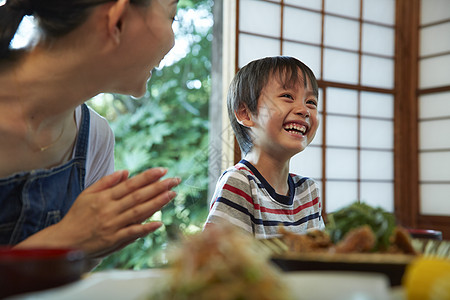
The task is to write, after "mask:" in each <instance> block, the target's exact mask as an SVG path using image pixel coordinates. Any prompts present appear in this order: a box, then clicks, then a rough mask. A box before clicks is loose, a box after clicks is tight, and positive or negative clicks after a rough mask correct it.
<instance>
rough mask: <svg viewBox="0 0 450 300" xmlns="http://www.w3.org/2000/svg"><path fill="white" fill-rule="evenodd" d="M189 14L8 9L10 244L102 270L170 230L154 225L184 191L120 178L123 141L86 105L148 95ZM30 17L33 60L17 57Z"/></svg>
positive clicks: (142, 2)
mask: <svg viewBox="0 0 450 300" xmlns="http://www.w3.org/2000/svg"><path fill="white" fill-rule="evenodd" d="M177 2H178V1H177V0H117V1H112V0H111V1H106V0H65V1H61V0H7V1H6V3H4V4H3V5H2V6H0V244H8V245H15V247H76V248H80V249H83V250H84V251H85V252H86V253H87V254H88V255H89V256H90V257H93V258H94V257H102V256H105V255H107V254H110V253H111V252H113V251H116V250H118V249H120V248H122V247H124V246H126V245H127V244H129V243H131V242H133V241H134V240H135V239H137V238H139V237H143V236H145V235H147V234H149V233H151V232H153V231H155V230H156V229H157V228H158V227H160V226H161V223H159V222H150V223H146V224H142V222H143V221H145V220H146V219H148V218H149V217H150V216H152V215H153V214H154V213H155V212H156V211H158V210H160V209H161V208H162V207H163V206H164V205H165V204H167V203H168V202H169V201H170V200H171V199H173V198H174V197H175V192H173V191H171V189H172V188H173V187H175V186H177V185H178V184H179V182H180V179H178V178H167V179H161V178H162V177H163V176H164V175H165V174H166V172H167V171H166V170H165V169H162V168H154V169H150V170H147V171H145V172H143V173H141V174H139V175H136V176H134V177H132V178H128V172H127V171H117V172H113V146H114V136H113V134H112V132H111V129H110V128H109V126H108V124H107V122H106V121H105V120H104V119H103V118H101V117H100V116H98V115H97V114H96V113H94V112H93V111H92V110H90V109H88V108H87V106H86V105H85V104H84V102H85V101H86V100H88V99H90V98H91V97H93V96H95V95H97V94H98V93H101V92H110V93H123V94H130V95H133V96H136V97H139V96H142V95H143V94H144V93H145V91H146V84H147V81H148V79H149V77H150V76H151V70H152V69H153V68H154V67H155V66H157V65H158V64H159V62H160V61H161V59H162V58H163V57H164V56H165V54H166V53H167V52H168V51H169V50H170V49H171V48H172V47H173V45H174V34H173V30H172V22H173V19H174V17H175V15H176V11H177ZM25 15H33V16H34V17H35V19H36V20H37V22H38V25H39V31H40V36H39V38H38V40H37V42H36V43H35V44H34V46H32V47H30V48H28V49H21V50H13V49H10V47H9V44H10V42H11V40H12V38H13V37H14V35H15V32H16V30H17V27H18V25H19V23H20V22H21V20H22V19H23V17H24V16H25ZM105 175H106V176H105ZM100 178H101V179H100Z"/></svg>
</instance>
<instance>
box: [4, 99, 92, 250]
mask: <svg viewBox="0 0 450 300" xmlns="http://www.w3.org/2000/svg"><path fill="white" fill-rule="evenodd" d="M89 119H90V118H89V109H88V108H87V106H86V104H83V105H82V116H81V125H80V130H79V132H78V138H77V141H76V146H75V147H76V148H75V157H74V158H73V159H72V160H70V161H68V162H67V163H65V164H63V165H61V166H58V167H55V168H52V169H40V170H33V171H27V172H20V173H17V174H14V175H12V176H10V177H7V178H1V179H0V245H15V244H17V243H19V242H21V241H23V240H24V239H26V238H27V237H29V236H30V235H33V234H34V233H36V232H38V231H40V230H42V229H44V228H46V227H48V226H50V225H53V224H55V223H57V222H59V221H60V220H61V218H62V217H63V216H64V215H65V214H66V213H67V212H68V211H69V209H70V207H71V206H72V204H73V202H74V201H75V199H76V198H77V197H78V195H79V194H80V193H81V191H83V189H84V177H85V173H86V168H85V165H86V154H87V149H88V142H89V123H90V122H89Z"/></svg>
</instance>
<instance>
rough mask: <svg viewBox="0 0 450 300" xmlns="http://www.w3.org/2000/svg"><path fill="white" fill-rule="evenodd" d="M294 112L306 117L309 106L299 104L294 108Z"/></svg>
mask: <svg viewBox="0 0 450 300" xmlns="http://www.w3.org/2000/svg"><path fill="white" fill-rule="evenodd" d="M295 114H296V115H299V116H303V117H304V118H307V117H309V108H308V107H307V106H306V105H303V104H299V105H297V107H296V108H295Z"/></svg>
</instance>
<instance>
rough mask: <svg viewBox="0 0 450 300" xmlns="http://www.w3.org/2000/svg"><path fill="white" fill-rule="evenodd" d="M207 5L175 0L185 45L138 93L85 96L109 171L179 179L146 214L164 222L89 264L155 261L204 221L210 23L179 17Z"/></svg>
mask: <svg viewBox="0 0 450 300" xmlns="http://www.w3.org/2000/svg"><path fill="white" fill-rule="evenodd" d="M211 6H212V4H211V1H210V0H202V1H186V0H185V1H180V4H179V7H180V8H181V9H179V13H178V15H179V21H178V22H180V27H179V30H178V34H179V35H183V36H184V37H185V38H186V39H187V40H188V41H189V49H188V51H187V54H186V56H185V57H183V58H182V59H181V60H179V61H177V62H175V63H173V64H172V65H170V66H165V67H164V68H162V69H160V70H158V69H156V70H154V71H153V75H152V78H151V80H150V82H149V85H148V92H147V94H146V95H145V96H144V97H143V98H140V99H134V98H132V97H128V96H123V95H111V94H106V95H99V96H98V97H96V99H94V100H92V101H91V102H90V105H91V106H93V107H94V108H95V109H96V110H97V111H98V112H99V113H101V114H102V115H103V116H105V117H106V118H107V119H108V120H110V124H111V127H112V129H113V131H114V133H115V136H116V146H115V161H116V169H128V170H129V171H130V173H131V175H133V174H136V173H138V172H141V171H143V170H145V169H148V168H152V167H165V168H167V169H168V170H169V171H168V174H167V177H171V176H177V177H180V178H181V179H182V183H181V184H180V185H179V186H178V187H177V188H176V189H175V191H176V192H177V196H176V198H175V199H174V200H173V201H172V202H171V203H169V204H168V205H167V206H166V207H165V208H164V209H163V210H162V211H161V212H159V213H157V214H155V215H154V216H153V217H152V218H151V220H160V221H162V222H163V223H164V226H163V227H162V228H160V229H158V230H157V231H156V232H154V233H153V234H150V235H149V236H147V237H145V238H142V239H139V240H137V241H136V242H135V243H133V244H131V245H129V246H127V247H126V248H124V249H122V250H121V251H119V252H116V253H114V254H112V255H110V256H108V257H107V258H105V259H104V260H103V262H102V263H101V264H100V266H98V267H97V269H96V270H104V269H109V268H120V269H142V268H149V267H157V266H161V265H162V264H164V263H165V262H166V261H165V254H164V249H165V248H166V247H167V244H168V243H170V242H171V241H172V240H175V239H177V238H178V237H179V236H180V235H186V234H191V233H195V232H197V231H199V230H201V227H202V225H203V222H204V221H205V219H206V216H207V202H208V199H207V187H208V142H209V137H208V128H209V120H208V103H209V96H210V89H211V78H210V74H211V39H212V38H211V31H212V28H211V27H210V28H207V29H206V30H205V29H202V28H200V29H198V28H197V27H196V26H195V24H194V23H193V22H186V21H184V20H183V16H184V15H187V13H188V12H189V10H191V9H193V8H195V9H197V10H200V11H203V14H202V15H203V16H204V17H205V18H210V19H212V16H211V10H212V9H211Z"/></svg>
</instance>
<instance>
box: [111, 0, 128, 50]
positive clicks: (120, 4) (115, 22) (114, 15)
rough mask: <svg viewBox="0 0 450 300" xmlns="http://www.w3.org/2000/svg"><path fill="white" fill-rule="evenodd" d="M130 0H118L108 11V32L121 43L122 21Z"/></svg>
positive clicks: (115, 40) (116, 41)
mask: <svg viewBox="0 0 450 300" xmlns="http://www.w3.org/2000/svg"><path fill="white" fill-rule="evenodd" d="M129 3H130V0H117V1H116V2H114V4H113V5H112V6H111V7H110V8H109V11H108V33H109V35H110V37H111V38H112V39H113V40H114V42H115V43H117V44H119V43H120V39H121V37H122V25H123V24H122V23H123V16H124V14H125V11H126V9H127V7H128V5H129Z"/></svg>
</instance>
